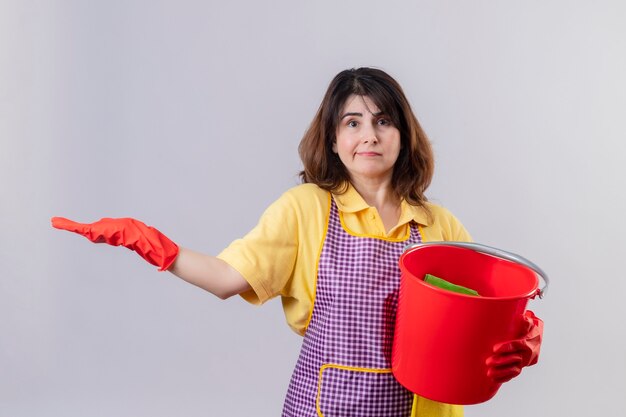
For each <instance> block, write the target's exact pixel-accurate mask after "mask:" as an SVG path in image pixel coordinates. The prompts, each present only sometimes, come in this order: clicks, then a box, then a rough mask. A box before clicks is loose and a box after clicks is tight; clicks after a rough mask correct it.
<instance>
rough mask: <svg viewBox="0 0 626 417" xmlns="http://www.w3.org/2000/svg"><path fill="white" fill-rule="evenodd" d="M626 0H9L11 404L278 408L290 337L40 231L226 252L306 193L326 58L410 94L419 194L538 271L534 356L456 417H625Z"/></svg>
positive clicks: (0, 316) (5, 23) (0, 32)
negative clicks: (298, 188)
mask: <svg viewBox="0 0 626 417" xmlns="http://www.w3.org/2000/svg"><path fill="white" fill-rule="evenodd" d="M625 21H626V6H624V3H623V2H621V1H618V0H616V1H596V2H585V1H581V2H570V1H558V0H555V1H523V2H522V1H471V2H466V1H457V2H454V1H403V2H393V1H392V2H379V1H373V0H361V1H341V2H339V1H337V2H335V1H315V2H298V1H287V0H283V1H273V2H272V1H264V2H253V1H250V2H224V1H219V2H218V1H189V0H184V1H176V2H174V1H169V2H168V1H147V0H146V1H140V0H132V1H121V0H107V1H89V2H84V1H36V0H22V1H17V0H15V1H12V0H0V187H1V188H0V192H1V194H0V196H1V197H0V198H1V200H0V265H2V268H3V271H2V275H1V276H0V416H1V417H24V416H28V417H30V416H72V417H73V416H76V417H84V416H120V417H125V416H129V417H130V416H151V417H159V416H174V415H181V416H183V415H184V416H189V417H193V416H217V415H220V416H249V415H257V416H276V415H279V413H280V410H281V407H282V401H283V396H284V393H285V390H286V387H287V384H288V381H289V377H290V374H291V369H292V367H293V364H294V362H295V360H296V357H297V353H298V349H299V343H300V338H299V337H298V336H296V335H295V334H293V333H291V331H290V330H289V329H288V327H287V326H286V324H285V322H284V318H283V315H282V311H281V308H280V302H278V300H272V301H271V302H269V303H268V304H266V305H264V306H263V307H252V306H249V305H247V304H246V303H245V302H243V301H242V300H241V299H239V298H233V299H230V300H228V301H226V302H223V301H220V300H218V299H216V298H215V297H213V296H211V295H210V294H208V293H205V292H203V291H202V290H200V289H197V288H195V287H192V286H190V285H188V284H185V283H184V282H182V281H180V280H178V279H177V278H175V277H174V276H172V275H170V274H168V273H158V272H156V271H155V268H153V267H152V266H150V265H148V264H146V263H145V262H143V261H142V260H141V259H139V258H137V256H136V255H135V254H133V253H132V252H130V251H126V250H124V249H120V248H112V247H108V246H104V245H93V244H91V243H89V242H87V241H85V240H84V239H82V238H80V237H78V236H76V235H73V234H69V233H62V232H60V231H57V230H54V229H52V228H51V227H50V224H49V219H50V217H51V216H55V215H60V216H65V217H69V218H72V219H75V220H78V221H85V222H90V221H94V220H97V219H99V218H100V217H118V216H133V217H136V218H139V219H141V220H143V221H145V222H146V223H148V224H152V225H154V226H156V227H158V228H159V229H160V230H161V231H163V232H164V233H166V234H167V235H169V236H170V237H171V238H172V239H173V240H174V241H176V242H178V243H179V244H181V245H183V246H186V247H191V248H194V249H196V250H200V251H204V252H207V253H212V254H216V253H218V252H219V251H220V250H221V249H222V248H223V247H225V246H226V245H227V244H228V243H229V242H230V241H232V240H233V239H235V238H237V237H240V236H242V235H243V234H244V233H245V232H247V231H248V230H249V229H250V228H251V227H253V226H254V224H255V223H256V221H257V219H258V217H259V215H260V214H261V212H262V211H263V210H264V208H265V207H266V206H267V205H268V204H269V203H270V202H272V201H273V200H274V199H276V198H277V197H278V196H279V195H280V194H281V193H282V192H283V191H285V190H286V189H287V188H289V187H291V186H293V185H295V184H297V183H298V179H297V172H298V170H299V169H300V162H299V159H298V157H297V145H298V142H299V140H300V138H301V136H302V133H303V132H304V130H305V129H306V127H307V126H308V124H309V123H310V121H311V119H312V117H313V115H314V113H315V111H316V109H317V107H318V105H319V103H320V101H321V98H322V95H323V93H324V91H325V89H326V87H327V85H328V83H329V82H330V80H331V79H332V77H333V76H334V75H335V74H336V73H337V72H339V71H340V70H343V69H346V68H351V67H358V66H376V67H379V68H382V69H384V70H386V71H388V72H389V73H390V74H391V75H392V76H394V77H395V78H396V79H397V80H398V81H399V82H400V83H401V84H402V86H403V87H404V89H405V91H406V93H407V95H408V96H409V99H410V101H411V103H412V105H413V108H414V110H415V113H416V114H417V116H418V118H419V119H420V121H421V123H422V124H423V126H424V128H425V130H426V131H427V133H428V134H429V136H430V137H431V139H432V141H433V144H434V147H435V151H436V156H437V170H436V178H435V181H434V183H433V185H432V187H431V188H430V190H429V197H430V198H431V200H432V201H434V202H437V203H439V204H443V205H445V206H446V207H448V208H449V209H451V210H452V211H453V212H454V213H455V214H456V215H457V216H458V217H459V218H460V219H461V220H462V221H463V222H464V224H465V225H466V227H467V228H468V229H469V230H470V231H471V233H472V235H473V237H474V238H475V240H477V241H479V242H482V243H485V244H489V245H492V246H497V247H500V248H503V249H508V250H511V251H513V252H517V253H519V254H521V255H523V256H525V257H527V258H529V259H531V260H533V261H535V262H536V263H537V264H539V265H541V266H542V267H543V268H544V269H545V270H546V271H547V272H548V274H549V275H550V276H551V278H552V284H551V287H550V291H549V292H548V294H547V296H546V298H545V299H543V300H535V301H532V302H531V303H530V308H531V309H533V310H534V311H535V312H536V313H537V314H538V315H539V316H540V317H542V318H543V319H544V320H545V340H544V345H543V350H542V357H541V361H540V363H539V364H538V365H537V366H535V367H533V368H528V369H526V370H525V371H524V372H523V373H522V375H521V376H520V377H519V378H517V379H516V380H514V381H512V382H510V383H508V384H506V385H504V386H503V387H502V388H501V390H500V392H499V393H498V394H497V396H496V397H495V398H494V399H493V400H491V401H489V402H487V403H484V404H481V405H478V406H469V407H467V408H466V415H467V416H502V415H506V416H511V417H512V416H528V415H534V416H564V415H607V416H608V415H611V416H614V415H621V414H622V413H623V404H622V403H623V395H624V393H625V392H626V382H625V378H626V377H625V375H626V330H625V329H626V326H625V325H624V320H625V319H626V307H625V305H626V304H625V303H624V299H625V298H626V284H625V281H626V280H625V274H624V269H625V266H624V262H623V261H624V257H625V256H626V251H625V250H626V241H625V240H626V239H625V232H626V230H625V229H626V220H625V217H624V213H625V211H626V203H625V198H624V189H626V168H625V167H624V166H625V162H626V157H625V156H624V155H625V151H626V145H625V142H626V135H625V131H626V129H625V128H624V119H625V117H624V116H625V115H626V77H625V74H626V52H625V51H626V25H625V24H624V22H625Z"/></svg>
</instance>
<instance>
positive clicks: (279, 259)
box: [217, 194, 299, 304]
mask: <svg viewBox="0 0 626 417" xmlns="http://www.w3.org/2000/svg"><path fill="white" fill-rule="evenodd" d="M290 203H291V201H290V199H289V198H288V197H287V195H286V194H283V195H282V196H281V197H280V198H279V199H278V200H276V201H275V202H274V203H272V205H270V206H269V207H268V208H267V209H266V210H265V212H264V213H263V215H262V216H261V218H260V219H259V222H258V224H257V225H256V227H254V229H252V230H251V231H250V232H249V233H248V234H247V235H246V236H244V237H243V238H241V239H237V240H235V241H233V242H232V243H231V244H230V245H229V246H228V247H227V248H226V249H224V250H223V251H222V252H221V253H220V254H219V255H217V257H218V258H220V259H222V260H224V261H225V262H227V263H228V264H229V265H230V266H232V267H233V268H235V269H236V270H237V271H238V272H239V273H240V274H241V275H242V276H243V277H244V278H245V279H246V281H248V283H249V284H250V286H251V287H252V290H251V291H248V292H246V293H244V294H242V297H243V298H244V299H246V300H247V301H249V302H251V303H253V304H261V303H264V302H265V301H267V300H269V299H270V298H272V297H274V296H276V295H277V294H279V293H280V291H281V289H282V288H283V287H284V286H285V284H286V283H287V282H288V281H289V279H290V277H291V276H292V274H293V269H294V265H295V260H296V255H297V253H298V241H299V236H298V227H297V226H298V224H297V221H296V218H295V215H296V214H295V211H294V210H293V207H292V204H290Z"/></svg>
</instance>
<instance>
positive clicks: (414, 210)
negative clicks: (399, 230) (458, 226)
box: [333, 184, 431, 226]
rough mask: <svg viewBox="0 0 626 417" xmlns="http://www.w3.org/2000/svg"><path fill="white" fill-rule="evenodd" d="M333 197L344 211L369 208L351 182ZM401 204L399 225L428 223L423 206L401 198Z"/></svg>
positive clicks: (349, 211) (351, 211) (428, 218)
mask: <svg viewBox="0 0 626 417" xmlns="http://www.w3.org/2000/svg"><path fill="white" fill-rule="evenodd" d="M333 197H334V199H335V202H336V203H337V208H338V209H339V210H340V211H342V212H344V213H356V212H359V211H362V210H366V209H368V208H370V206H369V205H368V204H367V203H366V202H365V200H363V197H361V194H359V192H358V191H357V190H356V188H354V187H353V186H352V184H348V186H347V188H346V191H345V192H344V193H342V194H333ZM401 206H402V210H401V214H400V219H399V221H398V224H399V225H400V224H405V223H409V222H410V221H414V222H416V223H418V224H421V225H424V226H428V225H430V223H431V221H430V217H429V215H428V212H427V211H426V210H425V209H424V208H423V207H418V206H413V205H411V204H409V203H407V202H406V200H402V203H401Z"/></svg>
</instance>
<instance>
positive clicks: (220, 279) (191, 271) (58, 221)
mask: <svg viewBox="0 0 626 417" xmlns="http://www.w3.org/2000/svg"><path fill="white" fill-rule="evenodd" d="M52 226H54V227H56V228H57V229H62V230H67V231H70V232H74V233H77V234H79V235H82V236H84V237H86V238H87V239H89V240H91V241H92V242H94V243H107V244H109V245H113V246H124V247H126V248H128V249H130V250H133V251H135V252H136V253H137V254H138V255H139V256H141V257H142V258H144V259H145V260H146V261H147V262H149V263H151V264H152V265H155V266H158V267H159V270H160V271H165V270H167V271H170V272H172V273H173V274H174V275H176V276H177V277H179V278H181V279H183V280H185V281H187V282H189V283H190V284H193V285H196V286H198V287H200V288H202V289H204V290H206V291H209V292H210V293H212V294H214V295H216V296H217V297H219V298H221V299H226V298H228V297H230V296H232V295H235V294H239V293H242V292H244V291H247V290H249V289H250V285H249V284H248V282H247V281H246V280H245V279H244V278H243V276H242V275H241V274H240V273H239V272H237V271H236V270H235V269H234V268H232V267H231V266H230V265H228V264H227V263H226V262H224V261H222V260H221V259H218V258H216V257H214V256H210V255H203V254H201V253H198V252H194V251H191V250H189V249H185V248H180V247H179V246H178V245H177V244H175V243H174V242H172V241H171V240H170V239H169V238H168V237H167V236H165V235H164V234H163V233H161V232H160V231H158V230H157V229H155V228H153V227H150V226H147V225H145V224H144V223H142V222H140V221H139V220H136V219H132V218H119V219H111V218H104V219H100V220H99V221H97V222H94V223H77V222H74V221H72V220H69V219H65V218H62V217H53V218H52Z"/></svg>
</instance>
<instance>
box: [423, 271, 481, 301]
mask: <svg viewBox="0 0 626 417" xmlns="http://www.w3.org/2000/svg"><path fill="white" fill-rule="evenodd" d="M424 281H425V282H426V283H428V284H430V285H434V286H435V287H439V288H443V289H444V290H448V291H452V292H458V293H461V294H467V295H475V296H478V292H476V291H474V290H472V289H470V288H465V287H462V286H460V285H456V284H453V283H451V282H448V281H446V280H445V279H441V278H438V277H436V276H434V275H430V274H426V276H425V277H424Z"/></svg>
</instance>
